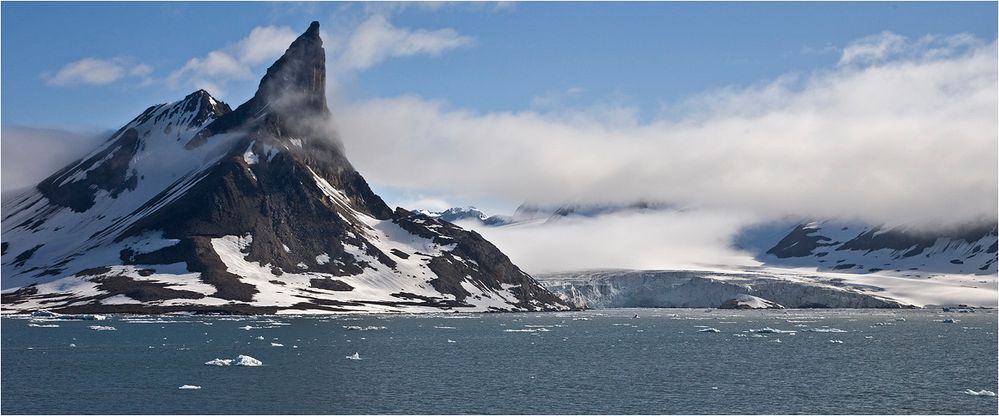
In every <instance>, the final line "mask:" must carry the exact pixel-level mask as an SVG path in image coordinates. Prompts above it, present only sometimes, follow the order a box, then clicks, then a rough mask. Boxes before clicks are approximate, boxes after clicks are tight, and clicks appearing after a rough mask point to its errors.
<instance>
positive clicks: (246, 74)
mask: <svg viewBox="0 0 999 416" xmlns="http://www.w3.org/2000/svg"><path fill="white" fill-rule="evenodd" d="M296 37H298V35H297V34H296V33H295V32H294V31H293V30H291V29H290V28H288V27H286V26H260V27H255V28H253V30H251V31H250V34H249V35H247V36H246V37H244V38H243V39H240V40H239V41H237V42H235V43H233V44H231V45H229V46H227V47H225V48H223V49H219V50H214V51H211V52H208V53H207V54H206V55H205V56H204V57H200V58H191V59H190V60H188V61H187V63H185V64H184V66H182V67H181V68H179V69H177V70H175V71H173V72H171V73H170V75H169V76H167V81H168V82H170V83H171V84H174V85H177V84H180V83H183V84H191V85H193V86H195V87H197V88H203V89H205V90H207V91H210V92H211V93H212V94H215V95H223V94H225V90H226V85H227V83H228V82H230V81H234V80H249V79H254V78H255V76H254V74H253V69H254V67H255V66H257V65H259V64H262V63H268V64H269V63H271V62H272V61H274V60H276V59H277V58H279V57H280V56H281V55H282V54H283V53H284V51H285V50H287V49H288V45H291V42H292V41H294V40H295V38H296Z"/></svg>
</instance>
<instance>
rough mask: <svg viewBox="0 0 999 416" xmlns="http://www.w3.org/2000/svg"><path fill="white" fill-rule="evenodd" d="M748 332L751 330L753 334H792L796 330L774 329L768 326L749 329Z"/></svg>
mask: <svg viewBox="0 0 999 416" xmlns="http://www.w3.org/2000/svg"><path fill="white" fill-rule="evenodd" d="M749 332H752V333H754V334H794V333H797V332H798V331H784V330H781V329H774V328H771V327H769V326H768V327H765V328H760V329H750V330H749Z"/></svg>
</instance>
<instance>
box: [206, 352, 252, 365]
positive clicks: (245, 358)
mask: <svg viewBox="0 0 999 416" xmlns="http://www.w3.org/2000/svg"><path fill="white" fill-rule="evenodd" d="M263 364H264V363H262V362H260V360H258V359H256V358H253V357H251V356H249V355H239V356H237V357H236V358H216V359H214V360H211V361H208V362H206V363H205V365H211V366H216V367H228V366H231V365H236V366H240V367H259V366H261V365H263Z"/></svg>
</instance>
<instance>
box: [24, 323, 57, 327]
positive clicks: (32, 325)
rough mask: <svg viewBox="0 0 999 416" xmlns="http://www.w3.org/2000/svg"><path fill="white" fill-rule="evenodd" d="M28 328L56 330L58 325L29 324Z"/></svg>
mask: <svg viewBox="0 0 999 416" xmlns="http://www.w3.org/2000/svg"><path fill="white" fill-rule="evenodd" d="M28 326H31V327H35V328H58V327H59V325H58V324H36V323H29V324H28Z"/></svg>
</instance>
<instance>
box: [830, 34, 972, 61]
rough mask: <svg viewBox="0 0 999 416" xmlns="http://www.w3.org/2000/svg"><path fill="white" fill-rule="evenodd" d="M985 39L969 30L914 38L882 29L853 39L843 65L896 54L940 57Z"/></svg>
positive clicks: (962, 49)
mask: <svg viewBox="0 0 999 416" xmlns="http://www.w3.org/2000/svg"><path fill="white" fill-rule="evenodd" d="M981 46H983V42H982V41H981V40H980V39H977V38H975V37H974V36H971V35H969V34H967V33H959V34H956V35H949V36H940V35H926V36H923V37H921V38H919V39H917V40H915V41H913V40H911V39H909V38H907V37H905V36H902V35H899V34H896V33H892V32H888V31H885V32H881V33H879V34H876V35H871V36H866V37H863V38H860V39H857V40H855V41H853V42H850V44H849V45H847V46H846V47H845V48H843V53H842V54H841V55H840V59H839V64H840V65H851V64H870V63H877V62H884V61H886V60H889V59H894V58H910V59H913V58H916V59H938V58H941V57H945V56H952V55H954V54H956V53H963V52H965V51H967V49H968V48H973V47H981Z"/></svg>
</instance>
